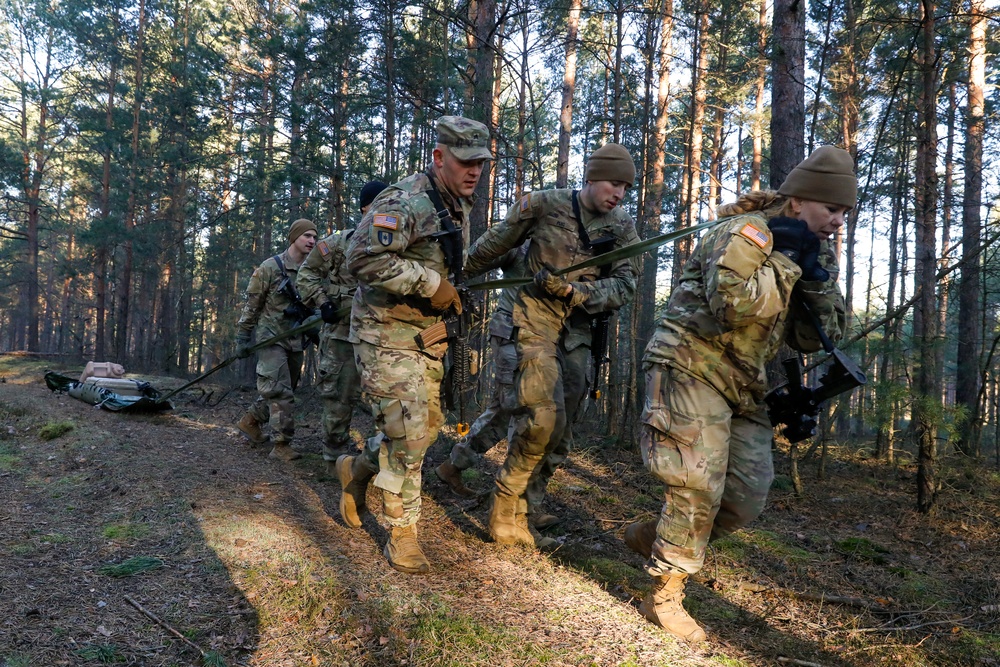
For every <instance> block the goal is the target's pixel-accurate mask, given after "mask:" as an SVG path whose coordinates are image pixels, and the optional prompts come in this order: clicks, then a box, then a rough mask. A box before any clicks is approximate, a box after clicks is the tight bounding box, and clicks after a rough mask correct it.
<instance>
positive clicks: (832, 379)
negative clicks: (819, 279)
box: [764, 302, 868, 443]
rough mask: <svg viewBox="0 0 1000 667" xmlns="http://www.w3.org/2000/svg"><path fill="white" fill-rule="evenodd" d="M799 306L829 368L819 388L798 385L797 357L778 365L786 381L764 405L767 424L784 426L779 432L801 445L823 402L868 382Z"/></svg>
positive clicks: (813, 429)
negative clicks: (767, 419) (812, 329)
mask: <svg viewBox="0 0 1000 667" xmlns="http://www.w3.org/2000/svg"><path fill="white" fill-rule="evenodd" d="M799 306H800V307H801V308H802V309H803V310H805V311H806V313H807V314H808V315H809V317H810V319H811V320H812V323H813V326H815V327H816V331H817V332H818V333H819V337H820V340H821V341H822V342H823V349H824V350H825V351H826V353H827V355H828V357H827V360H829V361H830V366H829V367H828V368H827V370H826V373H824V374H823V377H822V378H820V381H819V385H818V386H816V387H809V386H807V385H805V384H803V382H802V375H803V373H804V370H803V368H802V359H801V356H800V355H796V356H795V357H792V358H790V359H785V360H784V361H782V362H781V365H782V366H784V368H785V377H786V378H787V382H785V384H782V385H781V386H778V387H775V388H774V389H772V390H771V391H769V392H768V393H767V395H766V396H765V397H764V402H765V403H766V404H767V415H768V417H770V419H771V425H772V426H778V425H779V424H784V425H785V428H784V429H782V431H781V432H782V433H783V434H784V436H785V437H786V438H788V441H789V442H791V443H796V442H801V441H803V440H805V439H806V438H811V437H812V436H814V435H815V434H816V424H817V417H818V416H819V409H820V407H821V406H822V404H823V402H824V401H826V400H827V399H830V398H833V397H834V396H837V395H838V394H842V393H844V392H848V391H851V390H852V389H854V388H855V387H860V386H861V385H863V384H865V383H866V382H867V381H868V378H867V377H866V376H865V374H864V372H862V370H861V369H860V368H859V367H858V365H857V364H856V363H855V362H854V360H852V359H851V358H850V357H848V356H847V355H846V354H844V353H843V352H841V351H840V350H838V349H837V348H836V347H834V345H833V342H832V341H831V340H830V338H829V337H828V336H827V335H826V332H824V331H823V328H822V327H821V326H820V323H819V318H817V317H816V315H815V313H813V312H812V310H810V309H809V307H808V306H807V305H806V304H805V303H802V302H800V303H799Z"/></svg>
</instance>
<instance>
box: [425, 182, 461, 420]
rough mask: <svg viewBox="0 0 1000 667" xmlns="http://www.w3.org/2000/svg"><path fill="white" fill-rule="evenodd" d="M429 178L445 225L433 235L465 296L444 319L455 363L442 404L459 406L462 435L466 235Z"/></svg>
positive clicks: (443, 390) (431, 196) (430, 192)
mask: <svg viewBox="0 0 1000 667" xmlns="http://www.w3.org/2000/svg"><path fill="white" fill-rule="evenodd" d="M427 179H428V180H429V181H430V184H431V186H430V188H428V189H427V190H426V193H427V197H428V198H429V199H430V200H431V203H432V204H433V205H434V209H435V210H436V211H437V218H438V223H439V224H440V225H441V228H442V229H441V231H439V232H437V233H435V234H434V235H433V236H434V238H436V239H437V241H438V243H440V244H441V251H442V252H443V253H444V260H445V263H446V264H447V265H448V269H449V271H451V278H452V283H453V284H454V286H455V289H456V290H458V294H459V298H460V299H461V300H462V313H461V314H459V315H455V314H451V315H448V316H446V317H445V318H444V321H443V322H442V324H444V325H445V331H446V333H447V337H448V354H449V355H450V357H451V359H450V360H451V364H450V366H449V368H448V370H447V377H446V379H445V381H444V382H442V383H441V404H442V405H444V406H447V407H449V408H455V407H457V408H458V424H457V425H456V431H457V432H458V434H459V436H462V437H464V436H465V435H466V434H468V432H469V424H468V422H466V420H465V400H464V396H463V395H462V394H463V393H464V392H465V391H466V390H468V389H469V387H470V386H471V384H472V367H471V357H470V351H469V326H470V324H471V322H470V318H471V316H472V311H471V309H470V305H471V304H470V303H469V300H468V292H469V290H468V288H467V287H466V286H465V238H464V237H463V235H462V228H461V227H457V226H456V225H455V221H454V220H452V217H451V212H450V211H449V210H448V207H446V206H445V205H444V201H443V200H442V199H441V193H440V192H439V191H438V188H437V183H436V182H435V180H434V176H433V175H432V174H431V173H430V172H429V171H428V172H427ZM433 326H434V325H432V327H433ZM425 331H426V330H425ZM422 333H423V332H422ZM421 340H422V339H421V336H420V335H418V336H417V342H418V344H420V343H421Z"/></svg>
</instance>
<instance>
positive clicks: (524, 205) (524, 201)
mask: <svg viewBox="0 0 1000 667" xmlns="http://www.w3.org/2000/svg"><path fill="white" fill-rule="evenodd" d="M530 207H531V193H530V192H529V193H528V194H526V195H524V196H523V197H521V211H527V210H528V209H529V208H530Z"/></svg>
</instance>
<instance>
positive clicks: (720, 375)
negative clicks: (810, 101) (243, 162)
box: [625, 146, 857, 642]
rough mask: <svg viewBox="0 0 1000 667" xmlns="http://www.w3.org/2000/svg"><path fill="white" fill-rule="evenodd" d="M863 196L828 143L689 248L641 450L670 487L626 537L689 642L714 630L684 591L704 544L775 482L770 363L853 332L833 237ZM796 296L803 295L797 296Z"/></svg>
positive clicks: (661, 616)
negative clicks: (692, 612)
mask: <svg viewBox="0 0 1000 667" xmlns="http://www.w3.org/2000/svg"><path fill="white" fill-rule="evenodd" d="M856 202H857V179H856V178H855V175H854V162H853V160H852V159H851V156H850V154H849V153H848V152H847V151H845V150H842V149H840V148H834V147H832V146H823V147H821V148H818V149H817V150H816V151H814V152H813V153H812V154H811V155H810V156H809V157H808V158H806V159H805V160H803V161H802V162H801V163H799V164H798V165H797V166H796V167H795V168H794V169H793V170H792V172H791V173H790V174H789V175H788V177H787V178H786V179H785V181H784V183H782V185H781V187H780V188H779V189H778V192H771V191H768V192H764V191H754V192H750V193H747V194H745V195H741V196H740V197H739V198H738V199H737V201H736V202H735V203H733V204H727V205H725V206H722V207H721V208H720V209H719V218H720V220H719V224H718V225H716V226H715V227H713V228H712V229H710V230H709V231H708V232H707V233H706V234H705V236H704V237H703V238H702V239H701V241H700V242H699V244H698V246H697V247H696V248H695V249H694V252H693V253H692V255H691V258H690V259H689V260H688V262H687V264H686V265H685V267H684V270H683V272H682V274H681V279H680V282H679V283H678V285H677V287H675V288H674V290H673V292H671V294H670V300H669V301H668V303H667V305H666V307H665V308H664V310H663V311H662V312H661V313H660V314H659V316H658V317H657V322H658V324H657V326H656V329H655V330H654V332H653V335H652V336H651V337H650V340H649V344H648V345H647V346H646V353H645V355H644V357H643V369H644V370H645V373H646V405H645V409H644V411H643V413H642V421H643V427H642V433H641V436H640V444H639V449H640V451H641V452H642V459H643V463H644V464H645V465H646V467H647V468H648V469H649V471H650V472H651V473H652V474H653V475H654V476H655V477H656V481H657V484H662V485H663V487H665V492H664V500H665V502H664V505H663V509H662V511H661V515H660V518H659V520H658V521H649V522H645V523H637V524H633V525H631V526H629V527H628V528H626V530H625V542H626V543H627V544H628V546H629V547H630V548H632V549H633V550H634V551H636V552H638V553H640V554H642V555H643V556H645V557H646V558H648V559H649V560H648V561H647V563H646V572H647V573H649V574H650V576H652V578H653V587H652V590H651V592H650V593H649V595H647V596H646V598H645V599H644V600H643V601H642V603H641V604H640V606H639V610H640V611H641V612H642V613H643V615H645V616H646V618H647V619H649V620H650V621H651V622H653V623H654V624H656V625H658V626H660V627H662V628H663V629H664V630H666V631H667V632H668V633H670V634H672V635H674V636H675V637H678V638H680V639H683V640H686V641H689V642H700V641H704V640H705V639H706V635H705V631H704V630H703V629H702V628H701V627H700V626H699V625H698V624H697V623H696V622H695V620H694V619H693V618H691V616H689V615H688V613H687V612H686V611H685V610H684V607H683V606H682V604H681V602H682V600H683V599H684V585H685V581H686V579H687V577H688V576H689V575H691V574H694V573H696V572H698V571H699V570H700V569H701V567H702V565H703V564H704V560H705V549H706V546H707V545H708V543H709V541H711V540H715V539H718V538H720V537H724V536H725V535H728V534H730V533H732V532H733V531H735V530H739V529H740V528H743V527H744V526H746V525H747V524H749V523H750V522H751V521H753V520H754V519H755V518H757V516H759V515H760V513H761V512H762V511H763V509H764V503H765V501H766V500H767V492H768V489H769V488H770V486H771V481H772V480H773V478H774V466H773V463H772V460H771V440H772V434H773V430H772V428H771V422H770V419H769V418H768V414H767V407H766V405H765V403H764V400H763V399H764V394H765V390H766V376H765V373H764V366H765V364H766V363H767V362H768V361H770V360H771V359H772V358H773V357H774V356H775V354H776V353H777V351H778V347H779V346H780V345H781V344H782V343H783V342H784V343H787V344H789V345H790V346H791V347H793V348H795V349H796V350H799V351H801V352H815V351H817V350H819V349H821V347H822V345H821V341H820V338H819V336H818V334H817V332H816V330H815V328H814V326H813V324H812V320H811V318H810V317H809V316H807V315H806V314H805V313H804V312H802V304H804V305H806V306H808V308H809V309H810V310H812V312H813V313H815V314H816V315H817V316H818V318H819V320H820V323H821V326H822V328H823V330H824V331H825V332H826V334H827V335H828V336H829V337H830V339H831V340H833V341H837V340H839V339H840V338H841V337H842V336H843V334H844V327H845V324H846V316H845V306H844V299H843V296H842V295H841V293H840V289H839V288H838V287H837V274H838V272H837V258H836V256H835V255H834V245H833V244H832V243H830V240H831V239H832V237H833V236H835V235H836V234H837V232H838V230H839V229H840V228H841V227H842V226H843V225H844V216H845V215H846V214H847V212H848V211H849V210H850V209H851V208H853V207H854V205H855V204H856ZM793 297H794V298H793Z"/></svg>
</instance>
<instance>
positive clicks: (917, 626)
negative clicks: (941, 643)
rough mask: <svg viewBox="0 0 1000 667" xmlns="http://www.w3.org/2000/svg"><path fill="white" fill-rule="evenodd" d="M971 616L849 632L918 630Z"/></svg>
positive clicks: (960, 621)
mask: <svg viewBox="0 0 1000 667" xmlns="http://www.w3.org/2000/svg"><path fill="white" fill-rule="evenodd" d="M970 618H972V616H966V617H965V618H960V619H958V620H957V621H955V620H952V619H945V620H943V621H928V622H926V623H916V624H914V625H904V626H902V627H899V628H894V627H891V626H886V625H883V626H881V627H878V628H855V629H854V630H851V632H906V631H908V630H919V629H920V628H926V627H928V626H931V625H961V623H962V622H963V621H967V620H969V619H970Z"/></svg>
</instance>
